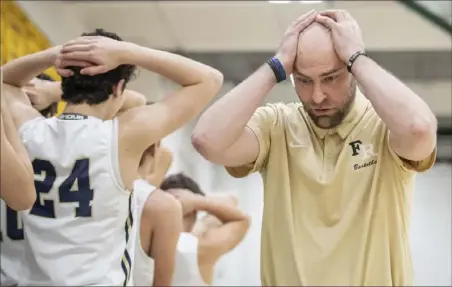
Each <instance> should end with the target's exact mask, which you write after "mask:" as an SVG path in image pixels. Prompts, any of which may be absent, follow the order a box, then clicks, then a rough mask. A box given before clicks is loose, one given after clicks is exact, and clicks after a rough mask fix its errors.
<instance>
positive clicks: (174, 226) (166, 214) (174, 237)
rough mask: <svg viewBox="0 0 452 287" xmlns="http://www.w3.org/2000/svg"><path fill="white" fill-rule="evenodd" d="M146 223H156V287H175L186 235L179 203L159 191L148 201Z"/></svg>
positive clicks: (153, 246) (153, 252)
mask: <svg viewBox="0 0 452 287" xmlns="http://www.w3.org/2000/svg"><path fill="white" fill-rule="evenodd" d="M143 214H144V216H145V218H146V222H152V236H151V245H150V246H151V248H150V250H151V252H150V255H151V257H152V258H153V259H154V261H155V270H154V283H153V286H171V284H172V280H173V275H174V268H175V258H176V246H177V242H178V240H179V235H180V233H181V232H182V210H181V207H180V204H179V202H178V201H177V200H176V199H175V198H174V197H172V196H171V195H170V194H167V193H165V192H163V191H161V190H159V189H158V190H155V191H154V192H153V194H152V195H151V196H150V197H149V198H148V200H147V201H146V206H145V209H144V213H143Z"/></svg>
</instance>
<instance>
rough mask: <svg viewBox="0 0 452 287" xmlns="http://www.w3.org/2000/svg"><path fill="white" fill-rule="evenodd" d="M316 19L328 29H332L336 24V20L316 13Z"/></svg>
mask: <svg viewBox="0 0 452 287" xmlns="http://www.w3.org/2000/svg"><path fill="white" fill-rule="evenodd" d="M316 21H317V22H319V23H320V24H323V25H324V26H325V27H327V28H328V29H330V30H331V29H333V28H334V26H335V25H337V23H336V21H334V20H333V19H331V18H330V17H327V16H322V15H317V18H316Z"/></svg>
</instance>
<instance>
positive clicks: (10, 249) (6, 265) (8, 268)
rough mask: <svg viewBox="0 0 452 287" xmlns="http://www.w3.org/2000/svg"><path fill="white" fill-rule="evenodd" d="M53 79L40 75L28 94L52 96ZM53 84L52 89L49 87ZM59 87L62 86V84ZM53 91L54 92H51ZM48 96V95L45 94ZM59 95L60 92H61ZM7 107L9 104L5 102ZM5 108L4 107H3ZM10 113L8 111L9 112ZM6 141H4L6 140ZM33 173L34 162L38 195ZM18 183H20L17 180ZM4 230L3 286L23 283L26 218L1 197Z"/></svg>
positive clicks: (51, 108) (50, 111)
mask: <svg viewBox="0 0 452 287" xmlns="http://www.w3.org/2000/svg"><path fill="white" fill-rule="evenodd" d="M51 81H52V79H51V78H50V77H48V76H47V75H45V74H40V75H38V77H37V78H36V79H34V80H33V81H32V82H31V83H30V84H29V85H27V87H26V88H24V91H25V93H26V94H27V95H28V97H29V98H32V97H33V96H36V95H37V94H41V96H46V95H47V96H49V95H52V94H53V93H54V92H53V91H52V90H54V88H53V87H55V85H53V84H54V83H53V82H51ZM49 87H50V89H49ZM58 89H59V86H58ZM49 92H51V93H49ZM43 93H44V94H45V95H44V94H43ZM58 94H59V93H58ZM5 107H6V105H5ZM2 108H3V107H2ZM38 108H42V110H40V111H39V112H40V113H41V114H42V115H43V116H44V117H52V116H53V115H54V114H55V112H56V103H55V104H53V103H52V104H49V105H45V106H38ZM6 112H8V111H6ZM9 121H10V125H11V129H12V131H13V132H14V133H17V131H16V129H15V126H14V123H13V122H12V119H10V120H9ZM17 140H18V142H19V143H20V144H21V145H22V143H21V142H20V138H19V135H17ZM2 144H4V143H3V142H2ZM23 152H25V153H26V150H25V147H24V148H23ZM2 155H3V154H2ZM26 160H27V161H28V162H29V161H30V160H29V158H28V154H26ZM16 172H17V173H18V175H20V176H24V175H23V174H21V173H20V172H19V171H16ZM32 173H33V169H32V167H31V163H30V182H31V185H32V186H31V189H32V192H33V193H32V195H33V196H34V197H36V191H35V188H34V183H33V177H32V176H31V175H32ZM16 184H17V183H16ZM20 190H21V189H20V187H18V186H17V185H16V186H15V188H14V191H15V192H17V191H20ZM32 205H33V202H31V203H30V206H29V208H30V207H31V206H32ZM0 210H1V217H0V218H1V224H0V227H1V231H0V241H1V242H0V250H1V253H0V272H1V279H0V285H1V286H14V285H16V284H17V283H18V282H19V274H20V272H21V264H22V263H23V262H22V261H23V260H22V259H23V258H22V256H23V255H24V245H23V242H24V230H23V224H22V217H21V213H19V212H17V211H16V210H13V209H12V208H11V207H10V206H8V205H7V204H6V202H5V201H4V200H3V199H2V200H1V208H0Z"/></svg>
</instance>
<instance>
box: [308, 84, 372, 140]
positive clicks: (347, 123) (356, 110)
mask: <svg viewBox="0 0 452 287" xmlns="http://www.w3.org/2000/svg"><path fill="white" fill-rule="evenodd" d="M369 104H370V103H369V101H368V100H367V99H366V98H365V97H364V95H363V94H362V93H361V91H360V90H359V89H358V88H357V89H356V97H355V100H354V102H353V104H352V108H351V109H350V112H349V113H348V114H347V116H346V117H345V118H344V120H343V121H342V123H340V124H339V125H338V126H337V127H334V128H332V129H322V128H320V127H318V126H317V125H315V124H314V122H313V121H312V119H311V117H310V116H309V115H307V118H308V121H309V123H310V125H311V127H312V129H313V130H314V132H315V134H316V135H317V136H318V137H319V138H321V139H323V138H325V135H327V134H329V135H332V134H335V133H337V134H339V136H340V137H341V138H342V139H343V140H344V139H345V138H347V136H348V135H349V134H350V132H351V131H352V130H353V128H354V127H355V126H356V124H357V123H358V122H359V121H360V120H361V118H362V116H363V115H364V113H365V112H366V111H367V109H368V106H369Z"/></svg>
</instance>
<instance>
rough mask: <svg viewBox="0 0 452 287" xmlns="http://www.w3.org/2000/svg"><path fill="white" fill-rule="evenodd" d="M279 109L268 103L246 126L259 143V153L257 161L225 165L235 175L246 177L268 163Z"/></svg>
mask: <svg viewBox="0 0 452 287" xmlns="http://www.w3.org/2000/svg"><path fill="white" fill-rule="evenodd" d="M277 118H278V115H277V110H276V107H275V105H272V104H268V105H266V106H264V107H260V108H258V109H257V110H256V111H255V112H254V114H253V116H252V117H251V119H250V120H249V122H248V124H247V125H246V128H248V129H250V130H251V131H252V132H253V134H254V136H255V137H256V139H257V141H258V143H259V155H258V156H257V159H256V161H255V162H252V163H249V164H245V165H242V166H235V167H225V168H226V171H227V172H228V173H229V174H230V175H231V176H233V177H236V178H240V177H245V176H247V175H249V174H251V173H253V172H256V171H260V170H261V169H262V167H263V166H264V165H265V164H266V161H267V158H268V153H269V150H270V143H271V133H272V130H273V128H274V127H275V125H276V122H277Z"/></svg>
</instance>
